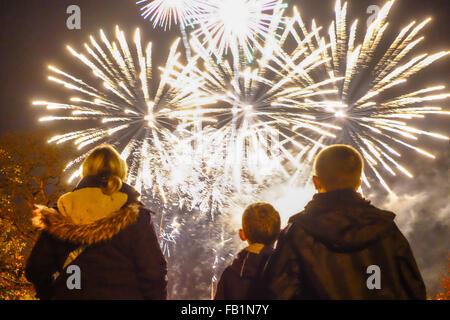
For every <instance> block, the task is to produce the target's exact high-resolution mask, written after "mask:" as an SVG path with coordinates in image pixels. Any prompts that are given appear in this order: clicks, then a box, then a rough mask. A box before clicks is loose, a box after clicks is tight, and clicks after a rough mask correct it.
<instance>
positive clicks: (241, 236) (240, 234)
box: [239, 229, 247, 241]
mask: <svg viewBox="0 0 450 320" xmlns="http://www.w3.org/2000/svg"><path fill="white" fill-rule="evenodd" d="M239 238H241V240H242V241H247V237H246V236H245V232H244V230H242V229H239Z"/></svg>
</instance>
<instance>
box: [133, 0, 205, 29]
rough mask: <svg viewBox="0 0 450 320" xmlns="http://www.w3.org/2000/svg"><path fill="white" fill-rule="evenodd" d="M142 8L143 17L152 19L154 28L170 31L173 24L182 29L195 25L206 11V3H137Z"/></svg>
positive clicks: (181, 0)
mask: <svg viewBox="0 0 450 320" xmlns="http://www.w3.org/2000/svg"><path fill="white" fill-rule="evenodd" d="M136 4H137V5H139V6H141V9H140V10H141V15H142V17H144V19H150V21H152V22H153V27H154V28H156V27H160V28H164V30H167V29H170V28H171V26H172V22H173V23H174V24H179V25H180V27H181V29H184V28H185V27H186V26H187V25H190V24H193V23H195V21H196V19H197V18H198V16H199V15H200V14H201V13H202V12H203V11H204V7H205V4H204V1H199V0H142V1H137V2H136Z"/></svg>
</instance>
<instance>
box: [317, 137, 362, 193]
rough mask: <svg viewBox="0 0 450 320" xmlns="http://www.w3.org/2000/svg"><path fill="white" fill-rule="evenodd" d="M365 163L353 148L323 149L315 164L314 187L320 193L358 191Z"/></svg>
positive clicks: (333, 147)
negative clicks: (342, 190)
mask: <svg viewBox="0 0 450 320" xmlns="http://www.w3.org/2000/svg"><path fill="white" fill-rule="evenodd" d="M363 168H364V161H363V158H362V157H361V154H360V153H359V152H358V151H357V150H356V149H355V148H353V147H350V146H346V145H333V146H330V147H328V148H325V149H323V150H322V151H321V152H320V153H319V154H318V155H317V157H316V160H315V162H314V177H313V181H314V185H315V187H316V189H317V190H318V191H319V192H328V191H334V190H340V189H354V190H358V188H359V187H360V186H361V175H362V171H363Z"/></svg>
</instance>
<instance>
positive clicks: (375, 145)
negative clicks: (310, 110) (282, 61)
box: [290, 0, 450, 192]
mask: <svg viewBox="0 0 450 320" xmlns="http://www.w3.org/2000/svg"><path fill="white" fill-rule="evenodd" d="M393 3H394V1H388V2H387V3H386V4H385V6H384V7H383V8H382V10H381V11H380V13H379V15H378V17H377V19H376V20H375V21H374V22H373V23H372V24H371V25H370V26H369V27H368V29H367V31H366V34H365V35H364V37H363V41H362V42H361V43H360V44H357V42H356V38H357V24H358V21H355V22H354V23H353V24H352V25H351V27H350V28H349V27H348V25H347V3H345V4H344V5H341V2H340V1H339V0H338V1H337V2H336V7H335V13H336V18H335V21H334V22H333V23H332V24H331V26H330V28H329V30H328V38H329V42H330V44H331V46H329V47H328V48H327V49H326V50H323V51H322V52H323V54H324V58H325V59H327V63H326V64H324V65H323V66H322V69H324V71H325V72H326V73H327V74H328V75H330V77H333V78H334V77H338V78H342V81H340V82H336V83H334V85H335V89H336V90H337V94H336V98H335V100H336V101H339V103H337V104H336V105H334V106H332V105H330V106H329V107H328V108H327V109H328V115H326V116H324V117H322V118H321V121H326V122H329V123H331V124H334V125H337V126H339V127H341V128H342V130H340V131H339V134H338V136H337V139H335V140H333V141H331V142H334V143H336V142H340V143H346V144H351V145H353V146H354V147H356V148H357V149H358V150H359V151H361V153H362V155H363V157H364V158H365V159H366V170H365V175H364V176H363V180H364V183H365V185H366V186H367V187H370V182H369V180H368V178H367V176H366V174H367V173H370V174H371V175H374V176H375V177H376V179H377V180H378V182H379V183H380V184H381V185H382V186H383V187H384V188H385V189H386V190H387V191H389V192H392V191H391V189H390V188H389V185H388V184H387V182H386V181H385V179H384V178H383V174H385V173H389V174H391V175H393V176H395V175H396V174H397V172H401V173H403V174H405V175H406V176H408V177H410V178H412V177H413V176H412V174H411V173H410V172H409V171H408V170H407V169H406V168H405V167H404V166H403V165H401V164H400V162H399V158H400V157H401V153H400V150H399V147H406V148H408V149H411V150H413V151H415V152H417V153H419V154H421V155H425V156H426V157H429V158H434V157H435V156H434V155H432V154H430V153H429V152H427V151H425V150H423V149H422V148H421V147H419V146H417V145H415V144H414V142H417V141H418V137H417V136H418V135H425V136H430V137H433V138H438V139H443V140H449V138H448V137H445V136H443V135H441V134H437V133H433V132H428V131H425V130H421V129H417V128H415V127H413V126H410V125H408V123H407V121H408V120H414V119H421V118H424V117H425V116H426V115H429V114H438V115H445V114H447V115H448V114H450V113H449V112H447V111H443V110H442V108H441V107H437V106H434V103H435V102H436V101H441V100H444V99H446V98H448V97H449V96H450V95H449V94H448V93H442V90H444V89H445V87H444V86H436V87H430V88H424V89H420V90H417V91H406V92H405V91H401V90H402V86H403V85H404V84H405V83H406V81H407V80H408V79H409V78H410V77H412V76H413V75H415V74H417V73H418V72H419V71H421V70H423V69H424V68H426V67H428V66H429V65H430V64H432V63H433V62H435V61H437V60H439V59H442V58H443V57H445V56H447V55H448V54H449V51H443V52H439V53H436V54H432V55H430V54H427V53H424V54H420V55H417V56H415V57H411V54H412V53H413V50H414V49H415V48H416V47H417V46H418V44H419V43H420V42H422V40H423V39H424V38H423V37H420V36H419V33H420V31H422V29H423V28H424V27H425V26H426V25H427V24H428V23H429V22H430V20H431V19H426V20H425V21H423V22H422V23H416V22H411V23H410V24H409V25H408V26H406V27H405V28H404V29H403V30H401V31H400V33H399V34H398V35H397V37H396V38H395V40H394V41H393V42H392V43H391V44H390V45H389V47H388V49H387V50H386V51H384V50H383V49H382V48H381V43H386V42H387V41H386V40H384V38H383V36H384V34H385V32H386V30H387V27H388V22H387V19H388V15H389V12H390V9H391V8H392V5H393ZM290 27H291V28H295V29H297V30H299V32H300V33H301V32H303V33H308V31H307V28H306V26H305V24H304V22H303V20H302V18H301V16H300V14H299V12H298V11H297V10H296V9H295V10H294V17H293V20H292V22H291V25H290ZM312 28H313V29H316V30H317V27H316V26H315V23H314V21H313V24H312ZM312 32H314V33H315V36H314V37H312V38H310V41H309V42H308V43H306V44H305V50H307V51H308V52H314V51H316V50H317V49H318V48H323V47H325V43H326V40H325V39H324V38H322V37H321V36H320V32H315V31H312ZM383 40H384V41H383ZM393 89H395V90H393ZM403 90H404V89H403ZM406 90H408V89H406ZM396 92H397V93H396ZM328 141H330V140H328Z"/></svg>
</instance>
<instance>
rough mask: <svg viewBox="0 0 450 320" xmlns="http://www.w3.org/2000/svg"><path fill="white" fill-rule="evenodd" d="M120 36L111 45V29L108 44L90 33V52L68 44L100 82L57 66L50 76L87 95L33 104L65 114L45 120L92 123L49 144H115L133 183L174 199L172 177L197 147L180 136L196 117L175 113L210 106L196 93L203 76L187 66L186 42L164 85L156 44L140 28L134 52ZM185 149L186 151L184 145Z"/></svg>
mask: <svg viewBox="0 0 450 320" xmlns="http://www.w3.org/2000/svg"><path fill="white" fill-rule="evenodd" d="M115 35H116V41H115V42H110V40H109V39H108V38H107V36H106V35H105V33H104V32H103V31H100V36H101V42H100V43H99V42H98V41H97V40H96V39H95V38H94V37H90V43H89V44H85V45H84V47H85V49H86V51H87V55H85V54H81V53H78V52H77V51H75V50H74V49H73V48H72V47H70V46H68V47H67V49H68V50H69V52H70V53H71V54H72V55H73V56H74V57H75V58H76V59H77V60H79V61H80V62H81V63H82V65H84V66H86V67H88V68H89V69H90V70H91V71H92V72H93V74H94V75H95V77H96V81H95V82H94V83H96V84H97V85H96V84H88V83H86V82H85V81H84V80H82V79H79V78H76V77H75V76H73V75H70V74H68V73H66V72H64V71H62V70H60V69H58V68H56V67H53V66H49V69H50V71H51V72H52V73H53V74H52V75H51V76H49V80H50V81H52V82H55V83H57V84H59V85H62V86H64V87H65V88H66V89H69V90H71V91H73V92H76V93H77V94H79V96H76V97H72V98H71V99H70V102H68V103H60V102H47V101H36V102H34V103H33V104H34V105H40V106H46V107H47V109H48V110H49V111H52V112H57V113H58V115H51V116H45V117H42V118H41V119H40V121H41V122H45V121H57V120H68V121H79V122H81V123H83V124H84V125H89V127H88V128H84V129H82V130H76V131H72V132H69V133H65V134H62V135H57V136H55V137H53V138H51V139H50V140H49V142H55V143H58V144H59V143H63V142H67V141H73V142H74V143H75V145H76V146H77V147H78V149H79V150H83V151H84V150H86V149H90V148H88V147H91V146H95V145H98V144H100V143H103V142H108V143H111V144H113V145H114V146H115V147H117V148H118V149H119V150H122V157H123V158H124V159H126V160H127V162H128V163H129V166H130V170H129V171H130V174H129V178H128V180H129V182H130V183H131V184H133V185H135V186H136V188H137V189H138V190H141V189H143V188H144V189H146V190H148V189H149V190H151V191H152V193H153V194H154V195H155V194H158V195H159V198H160V199H161V200H162V201H163V202H166V201H167V195H168V194H170V191H171V190H172V191H173V190H175V191H176V188H177V186H176V182H174V181H173V180H171V177H172V174H173V172H175V171H180V170H179V169H178V167H177V166H178V165H180V166H184V165H185V164H184V162H185V161H184V160H183V156H185V155H186V154H187V152H189V151H188V150H187V149H186V148H187V144H181V143H180V136H181V135H183V134H184V135H186V134H187V133H189V130H187V129H186V128H187V127H188V126H189V123H190V121H191V119H189V116H184V117H181V118H180V117H174V115H173V114H172V112H173V111H174V110H176V109H177V108H178V107H180V108H186V107H190V106H199V105H202V103H203V102H202V101H201V100H200V99H199V98H198V95H196V94H195V92H196V91H198V86H200V85H201V79H197V78H196V73H195V68H193V67H191V66H192V64H189V65H187V66H186V65H181V64H180V62H179V56H180V54H179V53H178V52H177V47H178V43H179V40H177V41H175V43H174V44H173V45H172V47H171V50H170V52H169V55H168V58H167V63H166V65H165V67H164V68H163V69H161V80H160V82H159V84H158V83H157V81H156V80H155V79H154V78H153V74H154V72H153V70H152V54H151V50H152V45H151V43H148V44H147V45H146V47H145V48H144V47H143V45H142V40H141V34H140V31H139V29H138V30H136V32H135V36H134V50H133V52H132V50H130V47H129V44H128V42H127V40H126V37H125V34H124V32H123V31H121V30H120V29H119V27H117V28H116V32H115ZM99 83H102V84H103V86H99V85H98V84H99ZM61 113H63V115H61ZM178 146H182V147H183V148H184V149H183V150H179V149H178V148H177V147H178ZM88 151H89V150H88ZM185 151H186V152H185ZM87 153H88V152H85V153H83V154H82V155H81V156H80V157H78V158H77V159H75V160H73V161H72V162H70V163H69V164H68V166H67V168H66V169H67V170H68V169H73V167H76V166H79V164H80V162H81V161H82V160H83V159H84V158H85V157H86V155H87ZM175 155H176V157H175ZM79 173H80V169H78V170H75V172H74V173H73V175H72V177H71V180H72V179H74V178H76V177H77V176H78V175H79ZM169 189H170V190H169Z"/></svg>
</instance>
